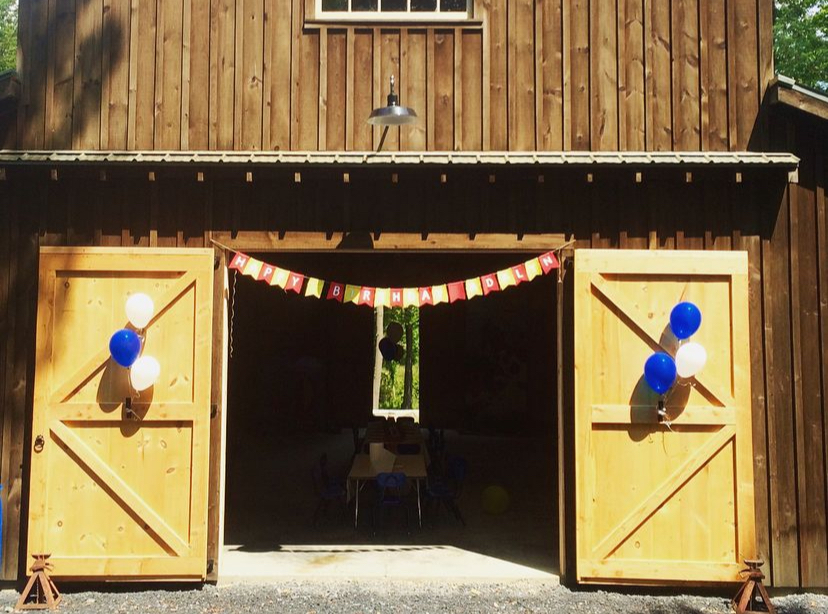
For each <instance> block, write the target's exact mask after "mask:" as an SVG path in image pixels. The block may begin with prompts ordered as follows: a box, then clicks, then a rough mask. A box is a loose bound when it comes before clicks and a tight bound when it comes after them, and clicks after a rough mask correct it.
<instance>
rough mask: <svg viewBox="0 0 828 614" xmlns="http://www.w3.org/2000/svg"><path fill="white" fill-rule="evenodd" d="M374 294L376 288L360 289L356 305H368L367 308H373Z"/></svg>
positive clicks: (365, 287)
mask: <svg viewBox="0 0 828 614" xmlns="http://www.w3.org/2000/svg"><path fill="white" fill-rule="evenodd" d="M376 292H377V289H376V288H369V287H367V286H362V288H361V289H360V291H359V299H357V305H368V306H369V307H373V306H374V295H375V294H376Z"/></svg>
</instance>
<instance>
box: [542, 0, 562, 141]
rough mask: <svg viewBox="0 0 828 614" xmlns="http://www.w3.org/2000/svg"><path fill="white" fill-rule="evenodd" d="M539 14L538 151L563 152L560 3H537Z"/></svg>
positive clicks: (555, 1) (557, 1) (554, 1)
mask: <svg viewBox="0 0 828 614" xmlns="http://www.w3.org/2000/svg"><path fill="white" fill-rule="evenodd" d="M537 6H538V10H540V11H542V24H541V45H542V53H541V66H540V71H539V74H538V76H537V82H538V86H537V87H538V88H539V89H540V91H541V94H542V95H541V103H540V104H541V109H540V122H539V123H540V126H539V128H538V130H539V134H540V136H539V140H538V149H542V150H547V151H560V150H562V149H563V133H564V114H563V53H564V48H563V2H562V0H552V1H551V2H543V3H538V4H537Z"/></svg>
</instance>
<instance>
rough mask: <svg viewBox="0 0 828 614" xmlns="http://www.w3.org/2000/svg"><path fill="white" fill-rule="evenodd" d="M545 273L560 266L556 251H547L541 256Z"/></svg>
mask: <svg viewBox="0 0 828 614" xmlns="http://www.w3.org/2000/svg"><path fill="white" fill-rule="evenodd" d="M539 260H540V263H541V268H543V274H544V275H546V274H547V273H548V272H549V271H551V270H552V269H557V268H558V259H557V258H556V257H555V252H546V253H545V254H544V255H543V256H541V257H540V258H539Z"/></svg>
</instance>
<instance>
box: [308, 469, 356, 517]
mask: <svg viewBox="0 0 828 614" xmlns="http://www.w3.org/2000/svg"><path fill="white" fill-rule="evenodd" d="M311 477H312V479H313V490H314V492H315V493H316V496H317V497H318V498H319V502H318V503H317V504H316V509H315V510H314V512H313V526H316V522H317V520H318V519H319V513H320V512H323V513H324V514H325V516H327V515H328V507H329V506H330V504H331V502H332V501H336V502H338V503H339V505H340V509H341V511H342V518H343V519H344V518H345V512H346V504H347V498H348V493H347V491H346V490H345V482H344V481H342V480H335V479H332V478H331V477H330V476H329V475H328V455H327V454H323V455H322V456H320V457H319V461H317V463H316V464H315V465H314V466H313V470H312V472H311Z"/></svg>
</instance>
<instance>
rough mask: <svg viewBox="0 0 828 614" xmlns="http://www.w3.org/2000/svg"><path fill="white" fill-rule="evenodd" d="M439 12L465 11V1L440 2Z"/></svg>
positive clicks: (447, 0) (445, 0) (444, 0)
mask: <svg viewBox="0 0 828 614" xmlns="http://www.w3.org/2000/svg"><path fill="white" fill-rule="evenodd" d="M440 10H441V11H464V12H465V11H466V0H442V2H441V3H440Z"/></svg>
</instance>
